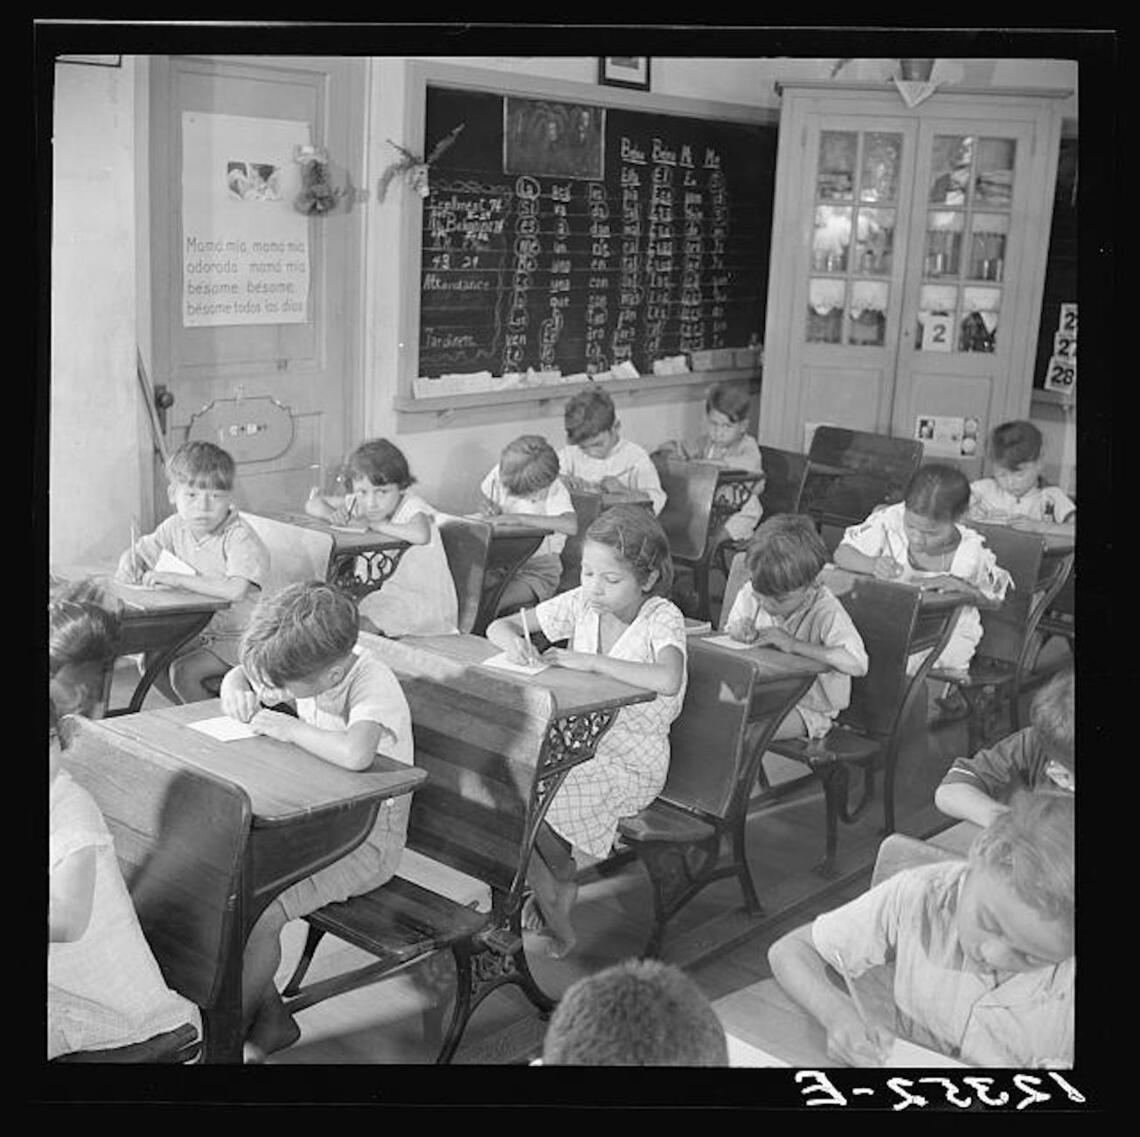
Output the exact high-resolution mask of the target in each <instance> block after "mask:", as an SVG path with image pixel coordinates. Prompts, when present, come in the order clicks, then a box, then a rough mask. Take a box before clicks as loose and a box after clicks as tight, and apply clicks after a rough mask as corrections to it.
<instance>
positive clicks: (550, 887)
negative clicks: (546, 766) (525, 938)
mask: <svg viewBox="0 0 1140 1137" xmlns="http://www.w3.org/2000/svg"><path fill="white" fill-rule="evenodd" d="M672 583H673V562H672V560H671V558H670V556H669V544H668V541H667V540H666V537H665V534H664V532H663V531H662V529H661V526H660V525H659V524H658V522H657V520H656V518H654V517H653V515H652V514H651V513H650V512H649V511H648V510H647V509H643V508H641V507H640V506H617V507H615V508H613V509H610V510H607V511H606V512H605V513H603V514H602V515H601V517H599V518H598V519H597V521H595V522H594V523H593V525H591V526H590V528H589V529H588V530H587V531H586V536H585V541H584V543H583V547H582V583H581V586H580V587H578V588H575V589H573V590H572V591H570V592H564V593H561V594H559V595H558V596H554V597H552V598H551V599H550V600H546V601H543V603H541V604H539V605H538V606H537V607H536V608H535V609H534V615H535V619H536V620H537V623H538V627H539V630H540V631H541V632H542V634H543V635H544V636H545V637H546V638H547V639H548V640H549V641H551V642H552V643H556V642H558V641H560V640H569V647H567V648H550V649H548V650H547V651H546V652H545V654H544V656H543V658H544V659H545V660H548V661H549V662H551V663H553V664H555V666H558V667H570V668H574V669H575V670H578V671H595V672H597V673H599V674H601V675H609V676H611V677H612V678H614V679H619V680H621V681H622V682H624V683H630V684H633V685H634V686H637V687H644V688H648V689H649V690H651V691H654V692H655V693H656V695H657V698H656V699H654V700H653V701H652V702H649V703H639V704H635V705H633V706H627V707H624V708H622V710H621V711H620V713H619V714H618V715H617V718H616V719H615V720H614V723H613V725H612V726H611V727H610V729H609V730H608V731H607V732H606V733H605V734H604V735H603V736H602V738H601V741H600V742H599V743H598V748H597V752H596V754H595V755H594V758H593V759H592V760H591V761H589V762H585V763H583V764H582V765H580V766H577V767H575V768H574V769H573V770H571V771H570V773H569V774H568V775H567V777H566V780H565V781H564V782H563V783H562V786H561V787H560V789H559V790H558V792H557V794H556V795H555V797H554V800H553V801H552V802H551V803H550V808H549V810H548V812H547V815H546V820H545V821H544V822H543V823H542V825H541V827H540V829H539V833H538V838H537V841H536V845H535V853H536V855H535V856H533V857H532V858H531V862H530V868H529V880H530V884H531V887H532V888H533V889H534V896H533V898H532V899H531V900H530V901H529V902H528V908H527V911H526V912H525V913H524V922H525V925H526V926H527V927H528V928H529V929H530V930H532V931H541V932H542V933H543V934H544V935H545V936H547V937H548V939H549V941H550V942H549V950H550V954H551V955H553V956H554V957H555V958H561V957H562V956H564V955H566V954H567V953H568V952H569V951H570V950H571V949H572V948H573V946H574V943H575V935H574V929H573V926H572V924H571V921H570V913H571V910H572V908H573V907H574V902H575V900H576V898H577V893H578V886H577V884H576V883H575V879H574V878H575V875H576V872H577V866H576V865H575V863H574V858H573V855H572V852H571V847H572V846H574V847H577V848H578V849H581V850H583V851H584V852H585V853H588V854H589V855H590V856H593V857H605V856H607V855H608V854H609V852H610V849H611V847H612V845H613V840H614V835H615V833H616V832H617V824H618V819H619V818H622V817H628V816H630V815H632V814H635V813H637V812H638V810H640V809H643V808H644V807H645V806H647V805H648V804H649V803H650V802H651V801H653V799H654V798H655V797H656V796H657V795H658V794H659V793H660V792H661V789H662V788H663V787H664V785H665V775H666V774H667V772H668V769H669V727H670V724H671V723H672V722H673V720H674V719H675V718H676V717H677V715H678V714H679V713H680V710H681V704H682V702H683V701H684V698H685V682H686V679H687V672H686V667H685V662H686V644H685V622H684V617H683V616H682V615H681V611H680V609H679V608H677V606H676V605H675V604H673V603H672V602H670V601H669V600H667V599H666V598H665V597H666V596H667V595H668V593H669V590H670V588H671V586H672ZM524 631H525V629H524V626H523V623H522V619H521V615H519V614H516V615H513V616H506V617H503V618H502V619H499V620H496V621H495V622H494V623H493V624H491V626H490V627H489V628H488V629H487V638H488V639H489V640H490V641H491V642H492V643H494V644H496V645H497V646H498V647H500V648H502V649H503V651H505V652H506V653H507V656H508V657H509V658H511V659H512V660H514V661H515V662H516V663H528V662H533V661H534V648H533V647H532V645H531V644H530V641H529V640H528V639H527V638H526V637H525V634H524Z"/></svg>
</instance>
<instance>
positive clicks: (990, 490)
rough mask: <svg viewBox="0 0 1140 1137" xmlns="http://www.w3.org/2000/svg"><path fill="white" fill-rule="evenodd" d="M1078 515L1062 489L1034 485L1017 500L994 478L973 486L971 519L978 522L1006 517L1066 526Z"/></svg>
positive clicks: (971, 492)
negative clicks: (1073, 516) (1053, 522)
mask: <svg viewBox="0 0 1140 1137" xmlns="http://www.w3.org/2000/svg"><path fill="white" fill-rule="evenodd" d="M1076 512H1077V507H1076V504H1075V503H1074V502H1073V499H1072V498H1071V497H1069V495H1068V494H1067V493H1065V491H1064V490H1062V489H1061V488H1060V487H1059V486H1034V487H1033V488H1032V489H1031V490H1029V491H1027V492H1026V493H1023V494H1022V495H1021V497H1017V496H1015V495H1014V494H1011V493H1010V492H1009V490H1003V489H1002V488H1001V486H999V485H998V484H997V482H996V481H995V479H993V478H979V479H978V480H977V481H976V482H971V483H970V516H971V517H972V518H973V519H974V520H975V521H985V520H986V519H987V517H991V516H994V515H997V516H1001V515H1003V514H1005V515H1007V516H1012V517H1025V518H1028V519H1029V520H1030V521H1055V522H1056V523H1057V524H1058V525H1064V524H1065V523H1066V522H1067V521H1069V520H1071V519H1072V515H1073V514H1075V513H1076Z"/></svg>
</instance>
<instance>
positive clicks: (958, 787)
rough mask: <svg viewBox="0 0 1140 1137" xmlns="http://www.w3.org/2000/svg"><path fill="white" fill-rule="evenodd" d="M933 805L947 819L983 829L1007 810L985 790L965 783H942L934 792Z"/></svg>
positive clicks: (1006, 807)
mask: <svg viewBox="0 0 1140 1137" xmlns="http://www.w3.org/2000/svg"><path fill="white" fill-rule="evenodd" d="M934 805H935V806H936V808H938V809H939V810H941V811H942V812H943V813H944V814H946V816H947V817H958V818H961V819H962V820H963V821H972V822H973V823H974V824H975V825H980V826H982V828H983V829H984V828H985V827H986V826H987V825H989V823H990V822H991V821H993V820H994V818H995V817H997V816H998V814H1000V813H1004V812H1005V811H1006V809H1008V808H1009V807H1008V806H1005V805H1002V803H1001V802H1000V801H996V800H995V799H994V798H992V797H990V795H989V794H988V793H986V791H985V790H982V789H979V788H978V787H977V786H971V785H969V784H967V783H966V782H943V783H942V784H941V785H939V787H938V788H937V789H936V790H935V791H934Z"/></svg>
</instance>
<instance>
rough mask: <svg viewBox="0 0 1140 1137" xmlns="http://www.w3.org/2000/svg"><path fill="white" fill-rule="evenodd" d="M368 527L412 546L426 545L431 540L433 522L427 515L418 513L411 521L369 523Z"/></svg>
mask: <svg viewBox="0 0 1140 1137" xmlns="http://www.w3.org/2000/svg"><path fill="white" fill-rule="evenodd" d="M367 525H368V528H369V529H371V530H372V531H373V532H375V533H381V534H383V535H384V536H385V537H394V538H395V539H396V540H397V541H407V542H408V543H409V544H411V545H426V544H427V543H428V542H429V541H430V540H431V520H430V519H429V518H428V516H427V514H426V513H417V514H416V515H415V516H414V517H413V518H412V519H411V521H369V522H367Z"/></svg>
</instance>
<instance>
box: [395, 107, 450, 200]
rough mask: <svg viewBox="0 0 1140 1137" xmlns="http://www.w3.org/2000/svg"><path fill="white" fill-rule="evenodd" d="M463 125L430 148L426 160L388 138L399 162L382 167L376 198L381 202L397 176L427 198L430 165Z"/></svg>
mask: <svg viewBox="0 0 1140 1137" xmlns="http://www.w3.org/2000/svg"><path fill="white" fill-rule="evenodd" d="M465 125H466V124H465V123H462V122H461V123H460V124H459V125H458V126H457V127H455V128H454V129H453V130H451V131H450V132H449V133H447V134H445V135H444V136H443V138H441V139H440V140H439V141H438V142H437V143H436V144H435V146H433V147H432V151H431V153H430V154H429V155H428V156H427V157H426V158H421V157H420V156H419V155H418V154H413V153H412V151H411V150H409V149H407V147H404V146H401V145H400V144H399V143H398V142H393V141H392V140H391V139H390V138H389V139H388V145H389V146H393V147H395V148H396V149H397V150H399V152H400V160H399V161H398V162H390V163H389V164H388V165H387V166H385V167H384V172H383V173H382V174H381V175H380V181H379V183H378V185H377V187H376V196H377V197H378V198H379V199H380V200H381V201H383V200H384V195H385V194H386V193H387V192H388V184H389V182H391V180H392V179H393V178H394V177H396V176H397V175H399V176H400V177H402V178H403V179H404V181H406V182H407V183H408V185H409V187H410V188H411V189H413V190H415V191H416V193H418V194H419V195H420V197H427V195H428V194H429V193H430V192H431V188H430V186H429V185H428V177H429V171H430V169H431V165H432V163H433V162H435V161H436V160H437V159H438V158H439V157H440V155H441V154H443V152H444V151H445V150H447V149H448V148H449V147H450V146H451V144H452V143H453V142H454V141H455V140H456V139H457V138H458V137H459V134H460V131H462V130H463V127H464V126H465Z"/></svg>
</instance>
